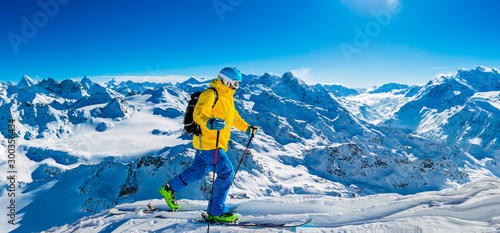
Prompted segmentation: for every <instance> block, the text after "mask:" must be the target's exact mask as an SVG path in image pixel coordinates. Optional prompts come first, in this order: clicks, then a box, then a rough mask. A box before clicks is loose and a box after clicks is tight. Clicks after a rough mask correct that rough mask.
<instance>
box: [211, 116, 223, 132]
mask: <svg viewBox="0 0 500 233" xmlns="http://www.w3.org/2000/svg"><path fill="white" fill-rule="evenodd" d="M207 128H208V129H211V130H221V129H224V128H226V122H225V121H224V120H222V119H220V118H215V117H212V118H210V119H208V121H207Z"/></svg>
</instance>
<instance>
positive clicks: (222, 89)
mask: <svg viewBox="0 0 500 233" xmlns="http://www.w3.org/2000/svg"><path fill="white" fill-rule="evenodd" d="M210 86H211V87H213V88H215V89H217V91H218V92H222V93H227V94H230V95H234V93H236V90H233V89H231V88H229V87H228V86H226V85H225V84H224V83H222V80H221V79H220V76H217V78H216V79H214V80H213V81H212V82H210Z"/></svg>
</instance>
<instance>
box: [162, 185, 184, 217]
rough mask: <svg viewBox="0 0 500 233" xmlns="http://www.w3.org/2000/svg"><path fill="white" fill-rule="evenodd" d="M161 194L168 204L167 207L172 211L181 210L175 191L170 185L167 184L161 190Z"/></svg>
mask: <svg viewBox="0 0 500 233" xmlns="http://www.w3.org/2000/svg"><path fill="white" fill-rule="evenodd" d="M160 194H161V195H162V196H163V197H165V201H166V202H167V205H168V206H169V207H170V208H171V209H172V210H174V211H175V210H177V209H179V207H180V206H179V204H177V201H175V191H174V190H173V189H172V188H171V187H170V183H166V184H165V185H164V186H163V187H161V189H160Z"/></svg>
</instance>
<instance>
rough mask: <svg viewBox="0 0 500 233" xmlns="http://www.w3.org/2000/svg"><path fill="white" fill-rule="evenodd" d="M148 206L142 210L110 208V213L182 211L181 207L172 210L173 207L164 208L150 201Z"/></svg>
mask: <svg viewBox="0 0 500 233" xmlns="http://www.w3.org/2000/svg"><path fill="white" fill-rule="evenodd" d="M147 207H148V208H147V209H140V210H137V209H133V210H132V209H118V208H111V209H109V213H110V214H113V215H122V214H130V213H136V212H142V213H143V214H153V213H155V212H157V211H167V212H180V211H182V210H179V209H177V210H172V209H166V210H163V209H159V208H155V207H154V206H153V204H151V203H148V204H147Z"/></svg>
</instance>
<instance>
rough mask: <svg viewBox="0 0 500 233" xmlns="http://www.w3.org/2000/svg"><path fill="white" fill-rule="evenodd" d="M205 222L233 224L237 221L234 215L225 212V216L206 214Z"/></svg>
mask: <svg viewBox="0 0 500 233" xmlns="http://www.w3.org/2000/svg"><path fill="white" fill-rule="evenodd" d="M206 220H208V221H215V222H235V221H237V220H238V219H237V218H236V215H235V214H233V213H230V212H227V213H225V214H222V215H221V216H212V215H210V214H207V219H206Z"/></svg>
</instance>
